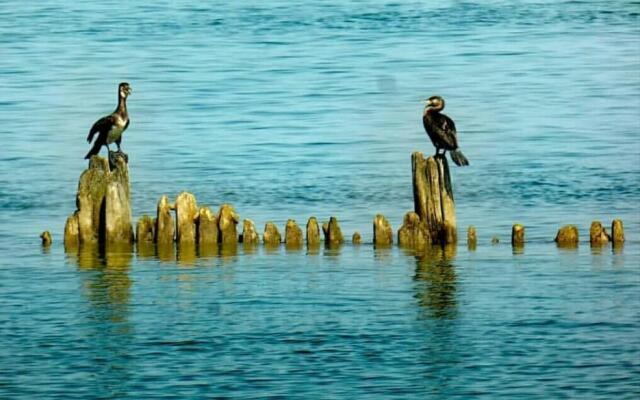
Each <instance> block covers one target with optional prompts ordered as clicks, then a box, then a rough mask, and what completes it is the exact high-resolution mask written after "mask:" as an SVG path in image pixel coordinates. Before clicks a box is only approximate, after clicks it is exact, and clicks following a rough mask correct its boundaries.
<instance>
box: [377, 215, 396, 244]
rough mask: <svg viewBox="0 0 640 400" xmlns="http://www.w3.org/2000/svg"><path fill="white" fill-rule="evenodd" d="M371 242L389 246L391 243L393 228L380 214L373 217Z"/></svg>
mask: <svg viewBox="0 0 640 400" xmlns="http://www.w3.org/2000/svg"><path fill="white" fill-rule="evenodd" d="M373 243H374V244H375V245H376V246H389V245H391V244H392V243H393V229H391V224H389V221H388V220H387V218H385V216H384V215H382V214H378V215H376V217H375V218H374V219H373Z"/></svg>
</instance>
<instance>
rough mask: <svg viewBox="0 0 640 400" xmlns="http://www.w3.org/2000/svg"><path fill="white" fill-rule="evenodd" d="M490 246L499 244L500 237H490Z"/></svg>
mask: <svg viewBox="0 0 640 400" xmlns="http://www.w3.org/2000/svg"><path fill="white" fill-rule="evenodd" d="M491 244H494V245H495V244H500V237H498V236H495V235H494V236H492V237H491Z"/></svg>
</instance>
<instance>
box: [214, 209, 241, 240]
mask: <svg viewBox="0 0 640 400" xmlns="http://www.w3.org/2000/svg"><path fill="white" fill-rule="evenodd" d="M238 222H240V216H239V215H238V214H237V213H236V210H235V209H234V208H233V206H232V205H231V204H223V205H222V206H220V211H218V231H219V232H220V239H219V242H220V243H222V244H226V245H229V244H235V243H238V232H237V231H236V226H237V225H238Z"/></svg>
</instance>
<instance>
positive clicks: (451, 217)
mask: <svg viewBox="0 0 640 400" xmlns="http://www.w3.org/2000/svg"><path fill="white" fill-rule="evenodd" d="M411 171H412V177H413V203H414V209H415V212H416V213H417V214H418V215H419V216H420V220H421V221H423V222H424V223H425V224H426V226H427V229H428V230H429V236H430V238H431V242H432V243H433V244H436V243H439V244H447V243H455V242H456V240H457V231H456V210H455V202H454V199H453V190H452V187H451V176H450V174H449V165H448V163H447V159H446V158H445V157H443V156H431V157H429V158H427V159H426V160H425V159H424V156H423V155H422V153H420V152H417V151H416V152H414V153H413V154H412V155H411Z"/></svg>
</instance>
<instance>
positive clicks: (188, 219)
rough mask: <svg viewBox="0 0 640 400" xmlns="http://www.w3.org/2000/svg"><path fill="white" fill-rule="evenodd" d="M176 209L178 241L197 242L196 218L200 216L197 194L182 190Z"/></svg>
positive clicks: (182, 242) (180, 242)
mask: <svg viewBox="0 0 640 400" xmlns="http://www.w3.org/2000/svg"><path fill="white" fill-rule="evenodd" d="M174 208H175V209H176V241H177V242H178V243H179V244H185V243H195V242H196V220H197V218H198V212H199V210H198V203H197V201H196V196H194V195H193V194H191V193H189V192H182V193H180V194H179V195H178V197H177V198H176V202H175V207H174Z"/></svg>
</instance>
